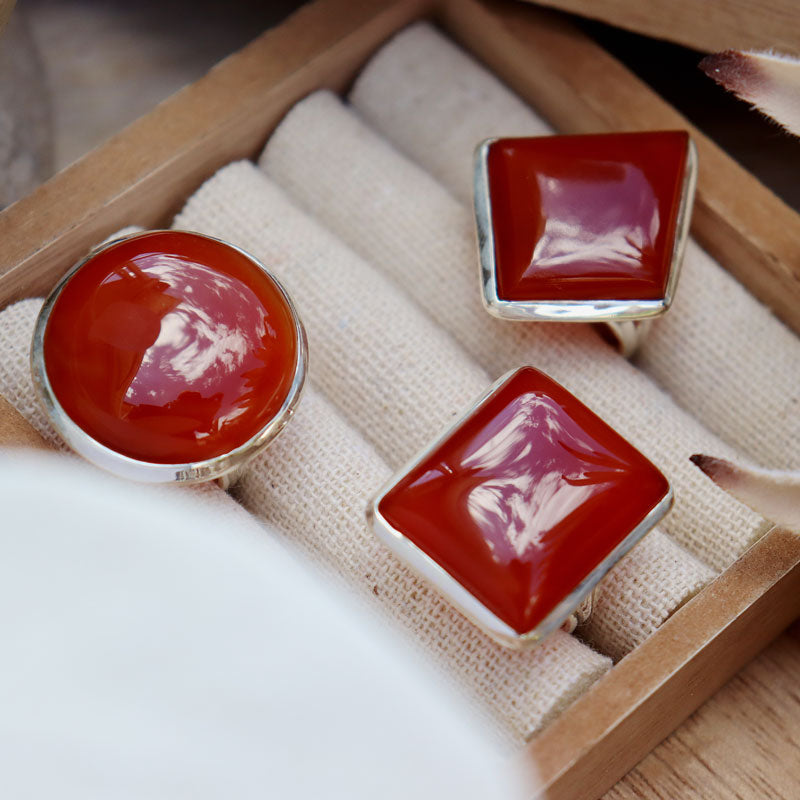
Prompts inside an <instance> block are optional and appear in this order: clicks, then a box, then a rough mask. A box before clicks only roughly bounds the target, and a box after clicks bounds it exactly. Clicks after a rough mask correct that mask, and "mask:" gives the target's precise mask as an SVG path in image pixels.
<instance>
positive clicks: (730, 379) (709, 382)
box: [350, 23, 800, 469]
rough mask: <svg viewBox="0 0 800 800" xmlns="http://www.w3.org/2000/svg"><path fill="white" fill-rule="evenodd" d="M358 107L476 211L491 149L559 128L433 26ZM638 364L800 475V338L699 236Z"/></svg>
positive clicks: (383, 54) (710, 422)
mask: <svg viewBox="0 0 800 800" xmlns="http://www.w3.org/2000/svg"><path fill="white" fill-rule="evenodd" d="M350 102H351V103H352V104H353V106H354V107H355V108H356V109H357V110H358V112H359V113H360V114H361V115H362V117H363V118H364V119H365V120H367V121H368V122H369V124H370V125H371V126H373V127H374V128H375V130H377V131H379V132H380V133H381V134H382V135H384V136H385V137H386V138H387V139H389V140H390V141H391V142H392V143H393V144H394V145H395V146H396V147H398V148H399V149H400V150H402V151H403V152H404V153H406V154H407V155H408V156H410V157H411V158H412V159H414V160H415V161H416V162H418V163H419V164H420V165H421V166H423V167H424V168H425V169H426V170H428V171H429V172H430V173H431V174H432V175H434V176H435V177H436V178H437V179H438V180H439V181H441V182H442V184H443V185H444V186H446V187H447V188H448V189H449V190H450V191H451V192H452V193H453V194H454V195H455V196H456V197H457V198H458V199H459V200H460V201H461V202H462V203H465V204H469V203H471V202H472V175H473V172H472V158H473V151H474V149H475V145H476V144H477V143H478V142H479V141H481V140H483V139H486V138H489V137H491V136H546V135H548V134H551V133H553V132H554V131H553V129H552V128H551V127H550V125H549V124H548V123H547V122H546V121H545V120H543V119H542V118H541V117H540V116H538V115H537V114H536V113H535V111H533V110H532V109H531V108H530V107H528V106H527V105H525V103H524V102H523V101H522V100H520V99H519V97H517V96H516V95H515V94H513V93H512V92H511V91H510V90H509V89H508V88H507V87H505V86H504V85H503V84H502V83H500V81H499V80H498V79H497V78H495V77H494V75H492V74H491V73H490V72H488V71H487V70H486V69H485V68H484V67H482V66H481V65H479V64H478V63H477V62H476V61H475V60H474V59H472V58H471V57H470V56H469V55H467V54H466V53H465V52H464V51H462V50H461V49H460V48H458V47H457V46H456V45H454V44H453V43H452V42H450V41H449V40H448V39H446V38H445V37H444V36H442V35H441V34H439V33H437V32H436V30H435V29H434V28H433V27H431V26H430V25H428V24H426V23H419V24H416V25H413V26H412V27H410V28H408V29H406V30H405V31H403V32H401V33H400V34H399V35H398V36H396V37H395V38H394V39H393V40H392V41H391V42H389V43H388V44H387V45H386V46H384V47H383V48H382V49H381V50H380V51H379V52H378V54H377V55H376V56H375V57H374V58H373V59H372V61H371V62H370V63H369V64H368V66H367V67H366V68H365V69H364V70H363V71H362V73H361V75H360V76H359V78H358V80H357V81H356V84H355V86H354V87H353V90H352V92H351V94H350ZM635 362H636V364H637V365H638V366H640V367H641V368H642V369H643V370H644V371H645V372H647V373H648V374H649V375H650V376H651V377H652V378H654V379H655V380H656V381H658V382H659V383H660V384H661V385H662V386H663V387H664V388H665V389H666V390H667V391H668V392H669V393H670V395H671V396H672V397H673V398H674V399H675V401H676V402H677V403H678V404H679V405H681V406H682V407H683V408H685V409H687V410H688V411H689V412H690V413H691V414H692V415H693V416H695V417H697V419H699V420H700V421H701V422H702V423H703V424H704V425H705V426H706V427H707V428H708V429H709V430H711V431H713V432H714V433H716V434H717V435H718V436H719V437H720V438H722V439H724V440H725V441H727V442H729V443H730V444H731V445H733V446H734V447H736V448H737V449H738V450H739V451H740V452H741V453H743V454H745V455H746V456H747V457H748V458H750V459H751V460H754V461H756V462H760V463H761V464H762V465H763V466H766V467H773V468H776V469H777V468H784V469H797V468H798V467H800V413H798V411H799V410H800V381H798V379H797V376H798V375H800V341H798V338H797V336H795V334H794V333H793V332H792V331H790V330H789V329H788V328H787V327H786V326H785V325H783V324H782V323H781V322H780V321H779V320H778V319H776V318H775V317H774V316H773V314H772V313H771V312H770V310H769V309H768V308H767V307H766V306H764V305H763V304H761V303H759V302H758V301H757V300H756V299H755V298H754V297H753V296H752V295H751V294H749V293H748V292H747V290H746V289H745V288H744V287H743V286H742V285H741V284H740V283H739V282H738V281H737V280H736V279H735V278H734V277H733V276H732V275H731V274H730V273H729V272H727V271H726V270H725V269H723V268H722V267H721V266H720V265H719V264H718V263H716V262H715V261H714V260H713V259H712V258H711V257H710V256H709V255H708V254H707V253H705V252H704V251H703V250H702V249H701V248H700V247H699V245H697V243H696V242H694V241H693V240H691V239H690V240H689V242H688V246H687V250H686V255H685V258H684V263H683V269H682V272H681V277H680V281H679V285H678V291H677V293H676V295H675V300H674V303H673V305H672V307H671V309H670V311H669V313H668V314H667V315H666V316H664V317H662V318H660V319H658V320H656V321H655V324H654V325H652V326H651V329H650V333H649V335H648V336H647V337H646V339H645V341H644V343H643V344H642V345H641V346H640V348H639V350H638V352H637V354H636V358H635Z"/></svg>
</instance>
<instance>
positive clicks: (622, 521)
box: [380, 367, 668, 633]
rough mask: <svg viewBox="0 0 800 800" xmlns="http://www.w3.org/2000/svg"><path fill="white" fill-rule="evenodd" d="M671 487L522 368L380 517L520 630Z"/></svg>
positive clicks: (585, 412) (573, 402)
mask: <svg viewBox="0 0 800 800" xmlns="http://www.w3.org/2000/svg"><path fill="white" fill-rule="evenodd" d="M667 491H668V484H667V481H666V479H665V478H664V476H663V475H661V473H660V472H659V471H658V470H657V469H656V468H655V467H654V466H653V465H652V464H651V463H650V462H649V461H648V460H647V459H645V458H644V456H642V455H641V453H639V452H638V451H637V450H635V449H634V448H633V447H632V446H631V445H630V444H629V443H628V442H626V441H625V440H624V439H623V438H622V437H621V436H619V434H617V433H616V432H615V431H614V430H612V429H611V428H610V427H609V426H608V425H606V424H605V423H604V422H603V421H602V420H601V419H600V418H599V417H597V416H596V415H595V414H593V413H592V412H591V411H589V409H587V408H586V407H585V406H584V405H583V404H581V403H580V402H579V401H578V400H577V399H576V398H575V397H573V396H572V395H571V394H569V392H567V391H566V390H565V389H564V388H563V387H561V386H559V385H558V384H556V383H555V382H554V381H552V380H550V379H549V378H548V377H547V376H546V375H543V374H542V373H541V372H539V371H537V370H534V369H532V368H529V367H528V368H523V369H521V370H518V371H517V372H516V373H514V375H513V376H512V377H511V378H510V379H509V380H507V381H506V382H505V383H504V384H503V385H502V386H501V387H500V388H498V389H497V390H496V391H495V392H494V393H493V394H492V395H491V397H490V398H489V399H488V400H487V401H486V402H484V403H483V404H482V405H481V407H480V408H479V409H478V410H477V411H476V412H474V413H473V414H471V415H470V416H469V417H467V418H466V419H465V420H464V421H462V422H461V423H460V424H459V425H458V427H457V428H456V430H454V431H453V432H452V433H451V434H450V435H449V436H448V437H447V439H446V441H445V442H444V443H442V444H441V445H439V446H438V447H437V448H436V450H435V451H434V452H433V453H432V454H431V455H429V456H428V457H427V458H425V459H424V460H423V461H422V463H420V464H419V465H417V466H416V467H415V468H414V469H412V470H411V471H410V472H409V473H408V474H407V475H406V476H405V477H404V478H403V479H401V480H400V482H399V483H398V484H397V485H396V486H395V487H394V488H393V489H391V490H390V491H389V492H388V493H387V494H386V496H385V497H384V498H383V500H382V501H381V503H380V512H381V514H382V515H383V516H384V518H385V519H386V520H387V521H388V522H389V524H390V525H392V527H394V528H395V529H396V530H398V531H400V532H401V533H402V534H403V535H405V536H406V537H407V538H409V539H410V540H411V541H412V542H414V543H415V544H416V545H417V546H418V547H420V548H421V549H422V550H424V551H425V552H426V553H427V554H428V555H430V556H431V557H433V558H434V560H435V561H437V562H438V563H439V564H440V565H441V566H442V567H444V569H446V570H447V571H448V572H449V573H450V574H451V575H452V576H453V577H454V578H456V580H458V581H459V582H460V583H461V584H462V585H463V586H465V587H466V588H467V589H468V590H469V591H470V592H472V593H473V594H474V595H475V596H476V597H478V599H479V600H481V602H483V604H484V605H486V606H487V607H488V608H489V609H490V610H492V611H493V612H494V613H495V614H496V615H497V616H498V617H499V618H500V619H502V620H503V621H505V622H506V623H507V624H508V625H510V626H511V627H512V628H513V629H514V630H516V631H517V632H518V633H525V632H527V631H530V630H532V629H533V628H534V627H535V626H536V625H537V624H538V623H539V622H541V621H542V619H544V617H545V616H546V615H547V614H548V613H549V611H551V610H552V609H553V608H554V607H555V606H556V605H557V603H558V602H559V600H561V599H562V598H563V597H565V596H566V595H568V594H569V593H570V592H571V591H572V590H573V589H574V588H575V587H576V586H577V584H578V583H579V582H580V581H581V580H582V579H583V578H585V577H586V576H587V575H588V574H589V573H590V572H591V571H592V570H593V569H594V568H595V567H596V566H597V565H598V564H599V563H600V562H601V561H602V560H603V559H604V558H605V557H606V556H607V555H608V554H609V553H610V552H611V551H612V550H613V549H614V548H615V547H616V546H617V545H618V544H619V543H620V542H621V541H622V540H623V539H624V538H625V537H626V536H627V535H628V534H629V533H630V532H631V531H632V530H633V529H634V528H635V527H636V526H637V525H638V524H639V522H641V521H642V519H644V517H645V516H646V515H647V513H648V512H649V511H650V510H651V509H652V508H654V507H655V506H656V505H657V504H658V502H659V501H660V500H661V499H662V498H663V497H664V496H665V495H666V494H667Z"/></svg>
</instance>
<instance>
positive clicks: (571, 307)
mask: <svg viewBox="0 0 800 800" xmlns="http://www.w3.org/2000/svg"><path fill="white" fill-rule="evenodd" d="M613 136H619V135H617V134H615V135H613ZM622 136H626V137H629V139H628V142H629V143H630V144H631V145H633V144H634V142H635V140H636V137H640V140H641V137H651V138H652V137H681V140H683V138H684V137H685V141H686V144H685V149H684V150H683V155H682V160H679V159H678V158H677V157H676V158H675V163H674V165H673V166H674V172H673V173H672V183H670V184H669V185H670V186H671V187H673V188H675V189H676V193H675V192H674V193H673V201H676V202H673V203H672V204H671V216H670V217H669V219H668V220H667V221H666V223H664V221H662V220H660V219H658V208H657V207H656V208H655V212H654V216H655V217H656V218H655V219H653V220H652V224H653V226H655V229H656V230H659V231H660V230H661V229H660V228H658V225H659V224H662V227H663V226H664V225H666V227H665V228H664V234H663V239H664V241H663V246H662V250H663V263H665V264H666V272H665V274H663V275H662V276H661V281H660V283H659V285H658V286H657V287H656V288H657V291H656V293H655V295H654V296H648V297H640V298H637V296H636V289H635V288H634V289H632V291H631V292H626V294H629V296H628V297H626V298H624V299H622V298H620V299H614V298H613V296H611V297H609V296H608V295H609V294H612V295H613V289H610V290H609V291H607V292H601V295H602V296H597V297H583V296H582V297H581V298H579V299H578V298H574V299H570V298H569V297H564V296H563V295H564V293H565V292H559V291H553V290H552V288H551V289H548V288H547V286H546V285H542V288H541V290H538V289H537V291H536V292H530V294H529V295H526V294H525V290H519V291H516V290H515V292H514V293H513V296H511V293H508V292H507V291H506V294H505V295H504V290H503V288H502V286H501V284H502V283H503V275H502V274H501V271H500V269H499V266H498V261H499V259H498V244H499V242H498V240H497V230H498V227H499V226H501V225H503V224H504V223H503V221H502V220H499V219H496V218H495V216H494V215H497V214H500V213H501V212H500V211H498V208H502V209H504V210H506V211H507V209H508V208H509V203H511V201H510V200H509V197H510V194H511V190H512V189H513V190H514V191H516V192H518V193H519V192H521V195H519V194H518V195H517V196H522V197H525V198H527V200H528V201H529V202H530V204H531V207H532V208H533V207H535V208H536V209H537V211H538V213H539V218H538V219H536V220H530V223H529V224H527V222H528V221H527V218H526V219H525V220H524V221H520V220H515V221H514V235H515V236H518V237H528V239H529V241H528V242H526V244H528V245H529V247H528V249H526V250H524V252H525V253H526V256H525V258H526V259H528V258H529V259H530V261H529V262H528V261H525V263H524V264H523V265H522V268H524V269H529V268H528V267H526V266H525V265H527V264H528V263H529V264H530V268H535V267H537V266H538V267H539V269H538V270H537V271H536V272H535V273H533V272H531V274H532V275H534V277H533V278H530V279H528V278H526V280H527V281H528V283H527V284H526V287H531V286H533V285H534V284H533V283H532V281H534V280H536V281H541V277H540V276H541V275H542V274H544V273H543V272H542V270H545V271H547V272H548V274H549V273H552V271H553V269H557V268H558V267H553V266H552V265H553V264H554V263H555V264H557V263H558V262H559V260H561V261H566V262H570V260H571V259H572V266H570V269H571V270H573V272H570V273H569V280H570V281H574V280H575V279H576V278H577V279H578V280H586V279H585V278H583V277H582V276H581V275H580V274H577V275H576V274H574V270H575V269H576V268H575V267H574V263H575V262H574V259H573V258H572V257H573V256H574V255H575V254H574V253H570V251H569V243H570V236H573V237H574V238H575V241H576V242H578V243H579V245H580V246H579V247H578V248H577V250H576V252H578V253H579V255H580V260H581V261H587V262H591V261H592V259H593V258H594V259H596V263H603V259H608V258H610V257H609V256H608V253H609V252H611V253H612V256H614V255H615V254H614V252H613V247H611V248H610V247H609V245H608V244H607V243H605V244H604V241H603V238H602V236H600V237H597V239H596V241H595V242H593V241H592V237H593V236H594V235H595V234H596V233H597V232H598V231H601V232H602V225H603V223H602V222H600V223H598V224H597V225H592V224H588V222H589V219H588V217H587V218H586V219H584V218H583V217H584V215H592V214H593V215H594V216H593V217H592V220H594V221H596V219H597V217H598V215H597V213H596V212H595V211H594V210H592V209H591V204H588V206H587V207H588V208H589V210H588V211H586V210H584V209H582V208H581V207H580V192H584V193H586V192H587V191H590V190H587V189H586V187H585V186H582V185H581V183H580V181H576V180H573V181H570V180H567V179H562V178H560V177H555V178H553V177H548V174H547V173H546V172H545V171H544V170H543V171H542V173H541V174H540V175H536V179H537V180H536V181H532V180H531V174H533V173H531V174H524V175H522V177H521V178H519V179H517V178H515V177H514V173H513V172H512V170H511V168H510V166H508V165H504V168H505V169H506V172H505V173H504V175H505V176H508V177H504V178H503V180H504V181H505V183H504V184H503V187H502V189H501V190H498V187H497V184H495V191H501V195H502V191H503V190H505V191H506V192H507V194H506V196H500V197H496V198H495V204H494V208H493V198H492V179H491V174H490V153H491V152H492V148H493V147H495V146H500V147H502V148H505V149H506V151H509V152H513V148H517V149H518V150H521V149H522V148H528V149H529V150H533V149H534V148H539V149H541V148H543V147H549V146H554V145H555V146H558V145H559V143H562V145H561V146H563V143H565V142H566V143H570V144H569V147H572V148H573V149H574V151H575V158H576V160H579V159H580V158H581V152H582V150H584V149H586V148H587V147H588V146H589V145H590V143H591V142H592V141H594V142H598V141H602V140H603V139H604V137H605V139H606V140H610V139H611V138H612V137H611V136H609V135H605V134H598V135H585V136H572V137H570V136H567V137H562V136H549V137H528V138H519V139H504V138H492V139H486V140H485V141H483V142H481V143H480V144H479V145H478V147H477V148H476V151H475V170H474V194H475V197H474V199H475V218H476V224H477V234H478V248H479V256H480V279H481V287H482V296H483V302H484V306H485V308H486V310H487V311H488V312H489V313H490V314H492V315H493V316H496V317H499V318H500V319H505V320H515V321H527V322H531V321H547V322H584V323H600V324H602V325H604V326H608V328H609V337H608V338H610V340H611V341H612V343H614V344H616V345H617V347H618V348H619V349H620V350H621V351H622V352H623V353H624V354H625V355H631V354H632V353H633V351H634V350H635V349H636V346H637V345H638V343H639V342H640V341H641V339H642V337H643V335H644V333H645V331H646V329H647V326H646V325H642V324H641V323H643V322H645V321H649V320H651V319H653V318H655V317H657V316H659V315H661V314H663V313H664V312H665V311H667V309H668V308H669V306H670V304H671V303H672V300H673V297H674V294H675V289H676V286H677V283H678V276H679V274H680V267H681V263H682V260H683V254H684V251H685V249H686V242H687V239H688V233H689V224H690V220H691V212H692V206H693V203H694V195H695V188H696V185H697V149H696V147H695V145H694V143H693V142H692V140H691V139H690V138H689V137H688V135H687V134H684V133H682V132H647V133H639V134H635V133H630V134H623V135H622ZM595 147H602V144H600V145H595ZM495 152H498V151H495ZM561 158H562V160H563V159H564V156H563V155H562V156H561ZM495 163H499V162H495ZM597 163H598V164H600V167H598V169H600V168H601V167H602V166H608V170H609V172H610V173H611V175H612V178H613V179H615V180H616V182H617V183H618V184H620V185H622V184H624V180H621V179H620V175H622V176H625V175H626V174H633V176H634V177H633V179H631V181H630V182H631V183H632V182H633V181H634V180H638V181H639V182H640V184H641V185H640V186H636V187H634V188H635V189H638V191H639V195H638V196H634V197H633V199H632V200H630V199H628V200H626V199H625V197H621V199H619V207H620V208H621V209H622V211H623V212H624V211H625V205H624V203H625V202H629V204H631V207H634V205H635V202H636V201H637V200H638V201H640V202H641V197H642V195H644V194H646V193H647V191H648V190H649V189H651V188H652V187H649V186H648V184H647V176H646V175H645V173H644V172H643V170H638V173H637V170H635V169H632V168H630V167H628V168H627V169H628V172H627V173H626V172H625V169H626V167H625V165H624V164H621V165H620V164H614V163H612V162H608V164H606V163H605V162H600V161H598V162H597ZM609 165H610V166H609ZM614 167H617V172H616V173H615V172H614ZM531 169H532V170H533V167H532V168H531ZM515 180H517V183H516V184H514V183H513V181H515ZM598 182H599V181H598ZM534 183H535V185H534ZM608 187H609V188H608V190H607V194H608V195H609V196H610V197H613V191H614V180H612V179H609V180H608ZM565 189H566V190H569V191H572V192H573V193H574V194H575V196H576V198H577V199H576V200H575V202H573V203H572V204H566V203H565V204H564V206H563V209H564V211H563V213H564V217H563V218H561V219H559V218H558V214H559V213H562V212H561V210H557V211H555V212H552V213H551V212H549V211H548V208H547V203H548V202H550V203H551V204H552V205H553V206H558V203H559V202H560V201H559V200H558V197H559V192H560V193H562V194H563V193H564V192H565ZM625 191H628V192H631V191H632V190H630V188H628V189H625ZM526 192H527V194H526ZM598 196H600V197H602V196H601V195H596V196H594V199H593V201H592V202H593V203H595V204H597V203H598V199H597V198H598ZM548 198H550V199H549V200H548ZM552 198H556V199H555V200H553V199H552ZM648 202H652V203H653V205H656V202H657V196H656V195H655V194H654V195H653V197H652V198H648ZM611 205H612V206H613V203H612V204H611ZM511 207H512V208H513V205H512V206H511ZM523 213H525V211H520V214H521V215H522V214H523ZM612 216H613V215H612ZM521 220H522V216H521ZM518 222H519V224H517V223H518ZM537 223H538V224H540V225H542V226H543V230H537V229H536V225H537ZM582 224H583V227H582ZM609 224H613V221H612V223H609ZM548 226H550V227H552V228H553V230H554V231H555V234H553V235H551V234H548V233H547V231H548V230H549V228H548ZM507 230H508V229H506V231H507ZM567 230H572V231H573V232H572V233H569V234H568V233H563V231H567ZM620 230H621V231H622V234H620V236H621V237H622V238H621V241H622V242H623V244H624V247H627V248H628V251H629V252H628V253H624V254H623V256H624V258H622V259H621V260H622V262H623V263H625V262H624V259H627V263H632V262H633V261H635V255H631V253H634V254H635V253H637V252H638V253H640V254H642V258H644V255H643V254H644V253H645V252H646V247H645V245H644V244H643V242H646V243H647V246H648V247H650V246H651V245H652V241H651V240H650V239H648V236H650V231H649V230H647V231H643V230H642V228H641V227H640V228H639V229H638V230H637V231H636V232H637V233H638V234H640V235H639V237H638V240H637V241H630V238H628V239H626V238H625V234H626V231H625V228H624V227H622V228H620ZM657 236H661V234H660V233H658V234H657ZM559 237H560V238H559ZM652 238H653V239H656V235H653V237H652ZM553 242H555V243H556V244H555V246H553V244H552V243H553ZM548 247H550V248H551V249H553V250H555V251H556V252H555V255H553V254H552V253H548V255H547V256H546V257H544V258H542V256H541V255H540V254H539V250H540V249H542V248H544V250H545V252H546V253H547V252H548V251H547V248H548ZM593 247H595V250H593V249H592V248H593ZM603 247H605V248H606V249H605V251H604V250H603ZM598 248H599V250H598ZM637 248H638V250H637ZM667 256H668V260H667ZM537 259H538V264H537ZM612 260H613V258H612ZM519 269H520V266H519V265H515V270H517V271H518V270H519ZM516 274H517V275H518V274H519V272H517V273H516ZM526 274H527V273H526ZM615 279H616V277H615ZM506 280H508V278H506ZM572 285H576V284H574V283H573V284H572ZM609 285H611V283H609ZM548 292H550V294H548ZM582 294H585V292H583V293H582ZM650 294H652V292H650ZM534 295H535V296H534ZM631 323H634V324H631Z"/></svg>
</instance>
